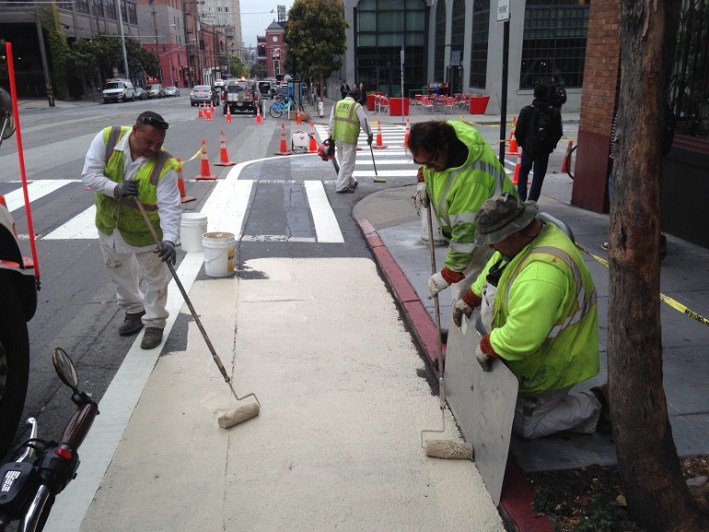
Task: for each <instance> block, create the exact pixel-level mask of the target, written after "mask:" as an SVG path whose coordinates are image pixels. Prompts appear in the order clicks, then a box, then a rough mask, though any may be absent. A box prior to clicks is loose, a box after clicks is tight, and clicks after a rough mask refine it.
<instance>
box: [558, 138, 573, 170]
mask: <svg viewBox="0 0 709 532" xmlns="http://www.w3.org/2000/svg"><path fill="white" fill-rule="evenodd" d="M573 145H574V141H573V140H570V141H569V143H568V144H567V145H566V155H564V161H563V162H562V163H561V171H562V172H564V173H566V172H568V171H569V165H570V164H571V157H569V155H571V149H572V148H573Z"/></svg>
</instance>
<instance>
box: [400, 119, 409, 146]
mask: <svg viewBox="0 0 709 532" xmlns="http://www.w3.org/2000/svg"><path fill="white" fill-rule="evenodd" d="M410 122H411V121H410V119H408V118H407V119H406V132H405V133H404V145H403V146H402V147H403V148H404V149H405V150H406V149H408V147H409V133H410V131H411V124H410Z"/></svg>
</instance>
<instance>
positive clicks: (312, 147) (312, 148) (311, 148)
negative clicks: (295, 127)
mask: <svg viewBox="0 0 709 532" xmlns="http://www.w3.org/2000/svg"><path fill="white" fill-rule="evenodd" d="M308 136H309V137H310V142H309V144H308V153H317V152H318V143H317V141H316V140H315V124H313V122H312V121H311V122H310V135H308Z"/></svg>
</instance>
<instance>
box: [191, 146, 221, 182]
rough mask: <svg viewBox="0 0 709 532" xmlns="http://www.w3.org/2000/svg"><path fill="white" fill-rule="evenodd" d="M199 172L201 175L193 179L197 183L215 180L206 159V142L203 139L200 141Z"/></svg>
mask: <svg viewBox="0 0 709 532" xmlns="http://www.w3.org/2000/svg"><path fill="white" fill-rule="evenodd" d="M200 171H201V173H200V174H199V175H197V176H195V177H194V178H195V179H196V180H198V181H201V180H205V179H210V180H211V179H216V178H217V176H215V175H214V174H213V173H212V170H211V169H210V168H209V159H208V158H207V142H206V141H205V140H204V139H202V166H201V170H200Z"/></svg>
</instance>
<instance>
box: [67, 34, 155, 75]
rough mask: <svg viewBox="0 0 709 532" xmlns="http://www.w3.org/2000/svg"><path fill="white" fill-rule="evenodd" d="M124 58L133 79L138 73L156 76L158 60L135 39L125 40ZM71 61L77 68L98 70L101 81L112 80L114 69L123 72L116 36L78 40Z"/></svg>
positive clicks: (119, 45) (121, 56)
mask: <svg viewBox="0 0 709 532" xmlns="http://www.w3.org/2000/svg"><path fill="white" fill-rule="evenodd" d="M125 42H126V56H127V58H128V68H129V70H130V72H131V76H132V77H135V76H136V74H137V73H138V72H145V73H146V74H148V75H150V76H157V75H158V73H159V65H158V60H157V58H156V57H155V55H154V54H151V53H150V52H148V51H147V50H145V49H144V48H142V47H141V46H140V43H139V42H138V41H137V40H135V39H126V40H125ZM73 52H74V56H73V60H74V61H75V65H76V66H77V67H81V66H83V67H84V68H86V69H88V70H90V71H94V70H96V69H98V71H99V73H100V76H101V80H105V79H108V78H112V77H114V76H113V69H114V67H115V68H116V69H117V70H118V71H119V72H122V71H123V50H122V48H121V39H120V37H117V36H115V37H114V36H112V35H111V36H102V37H97V38H95V39H93V40H84V39H80V40H79V41H78V42H77V43H76V45H75V46H74V50H73Z"/></svg>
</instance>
